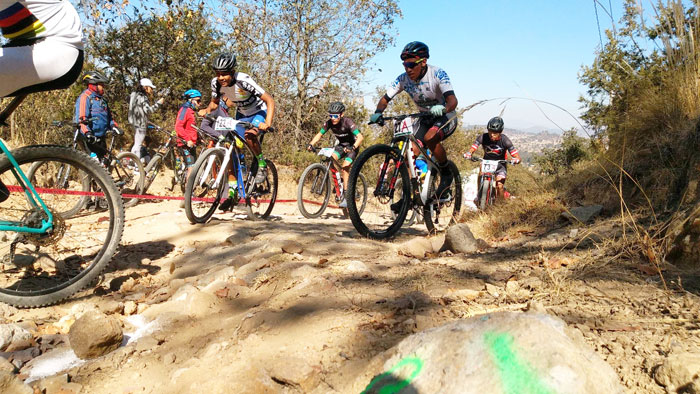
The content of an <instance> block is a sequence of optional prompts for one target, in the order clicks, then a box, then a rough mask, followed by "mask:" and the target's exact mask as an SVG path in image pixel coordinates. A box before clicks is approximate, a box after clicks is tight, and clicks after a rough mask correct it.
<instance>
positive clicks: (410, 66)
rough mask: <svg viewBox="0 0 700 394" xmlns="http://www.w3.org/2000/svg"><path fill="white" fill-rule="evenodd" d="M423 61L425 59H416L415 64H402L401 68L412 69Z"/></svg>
mask: <svg viewBox="0 0 700 394" xmlns="http://www.w3.org/2000/svg"><path fill="white" fill-rule="evenodd" d="M423 61H425V59H418V60H417V61H415V62H403V66H404V67H406V68H413V67H415V66H417V65H419V64H421V63H423Z"/></svg>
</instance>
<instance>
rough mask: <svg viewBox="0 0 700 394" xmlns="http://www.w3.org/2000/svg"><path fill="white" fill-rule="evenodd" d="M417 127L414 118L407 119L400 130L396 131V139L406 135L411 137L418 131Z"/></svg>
mask: <svg viewBox="0 0 700 394" xmlns="http://www.w3.org/2000/svg"><path fill="white" fill-rule="evenodd" d="M416 127H417V125H416V124H415V120H414V119H412V118H406V119H404V120H402V121H401V124H400V125H399V128H398V129H394V137H403V136H405V135H411V134H413V133H414V131H415V130H416Z"/></svg>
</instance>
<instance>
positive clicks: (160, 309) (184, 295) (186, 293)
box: [143, 284, 221, 319]
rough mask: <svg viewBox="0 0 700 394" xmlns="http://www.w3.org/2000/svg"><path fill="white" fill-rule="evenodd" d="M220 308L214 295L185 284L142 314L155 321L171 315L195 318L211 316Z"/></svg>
mask: <svg viewBox="0 0 700 394" xmlns="http://www.w3.org/2000/svg"><path fill="white" fill-rule="evenodd" d="M220 308H221V303H220V301H219V299H218V298H217V297H216V296H215V295H213V294H209V293H206V292H204V291H201V290H199V289H197V288H196V287H194V286H192V285H190V284H186V285H183V286H181V287H180V288H179V289H177V291H176V292H175V294H173V295H172V296H171V297H170V299H169V300H168V301H166V302H163V303H160V304H156V305H151V306H150V307H149V308H148V309H146V311H145V312H143V316H144V317H146V318H150V319H156V318H158V317H159V316H161V315H163V314H166V313H173V314H178V315H186V316H189V317H194V318H197V317H205V316H212V315H214V314H216V313H217V312H219V310H220Z"/></svg>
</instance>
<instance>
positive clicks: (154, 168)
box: [143, 123, 210, 193]
mask: <svg viewBox="0 0 700 394" xmlns="http://www.w3.org/2000/svg"><path fill="white" fill-rule="evenodd" d="M195 127H196V126H195ZM148 128H149V129H153V130H156V131H159V132H163V133H164V134H166V135H167V136H168V138H167V139H166V140H165V142H164V143H163V144H161V145H160V146H159V147H158V149H156V153H155V154H154V155H153V157H152V158H151V160H150V161H149V162H148V165H146V179H145V182H144V186H143V191H144V193H145V192H146V191H147V190H148V188H149V187H150V186H151V184H152V183H153V181H154V180H155V179H156V177H157V176H158V174H159V173H160V171H161V170H162V169H163V164H164V162H167V163H168V164H169V165H170V168H172V169H173V177H172V180H171V185H170V191H173V189H174V188H175V185H180V189H181V190H182V192H183V193H184V192H185V187H186V185H187V176H186V175H187V163H186V162H185V159H184V158H185V156H186V155H185V152H184V150H185V149H195V148H185V146H178V145H177V142H178V141H180V142H181V143H183V144H186V141H185V140H184V139H182V138H180V137H178V136H177V134H176V133H175V132H171V133H168V132H166V131H165V130H163V129H162V128H161V127H159V126H157V125H155V124H152V123H151V124H149V125H148ZM197 129H198V128H197ZM198 131H199V129H198ZM199 134H200V136H201V137H204V135H203V133H199ZM206 138H210V137H206Z"/></svg>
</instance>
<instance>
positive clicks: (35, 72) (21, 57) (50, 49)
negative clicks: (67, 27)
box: [0, 38, 83, 97]
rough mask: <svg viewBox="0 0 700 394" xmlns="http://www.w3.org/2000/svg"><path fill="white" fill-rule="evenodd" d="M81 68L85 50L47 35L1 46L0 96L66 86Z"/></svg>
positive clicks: (77, 74)
mask: <svg viewBox="0 0 700 394" xmlns="http://www.w3.org/2000/svg"><path fill="white" fill-rule="evenodd" d="M82 68H83V51H82V50H80V49H77V48H75V47H74V46H71V45H69V44H66V43H63V42H60V41H56V40H51V39H48V38H47V39H43V40H39V41H37V42H35V43H34V44H33V45H26V46H6V47H3V48H0V81H2V82H0V97H9V96H18V95H20V94H29V93H34V92H41V91H46V90H53V89H65V88H67V87H68V86H70V85H71V84H72V83H73V82H75V80H76V79H78V76H79V75H80V71H81V70H82Z"/></svg>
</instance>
